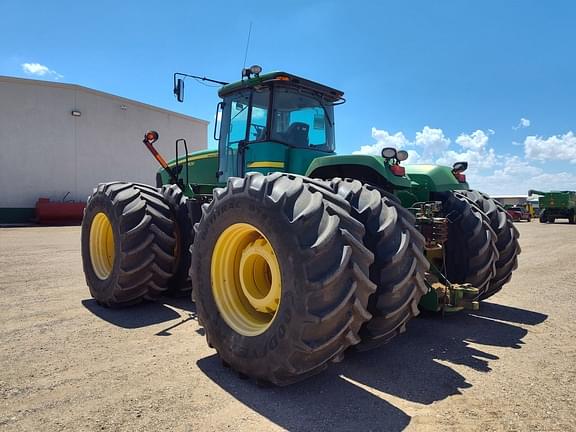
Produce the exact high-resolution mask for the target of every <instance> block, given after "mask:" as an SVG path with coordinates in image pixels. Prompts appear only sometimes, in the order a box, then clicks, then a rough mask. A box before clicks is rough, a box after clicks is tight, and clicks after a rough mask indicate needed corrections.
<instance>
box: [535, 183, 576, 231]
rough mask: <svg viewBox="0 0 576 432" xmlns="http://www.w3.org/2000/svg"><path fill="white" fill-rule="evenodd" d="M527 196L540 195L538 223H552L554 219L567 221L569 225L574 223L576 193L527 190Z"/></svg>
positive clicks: (575, 218) (575, 219)
mask: <svg viewBox="0 0 576 432" xmlns="http://www.w3.org/2000/svg"><path fill="white" fill-rule="evenodd" d="M528 195H540V197H539V198H538V206H539V207H540V222H541V223H546V222H550V223H554V222H555V221H556V219H568V222H569V223H571V224H574V223H576V192H575V191H552V192H541V191H537V190H529V191H528Z"/></svg>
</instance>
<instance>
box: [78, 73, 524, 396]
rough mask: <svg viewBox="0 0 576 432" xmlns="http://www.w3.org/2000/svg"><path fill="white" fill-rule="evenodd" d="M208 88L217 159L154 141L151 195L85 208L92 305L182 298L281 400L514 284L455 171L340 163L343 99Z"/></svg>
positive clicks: (239, 366) (490, 211)
mask: <svg viewBox="0 0 576 432" xmlns="http://www.w3.org/2000/svg"><path fill="white" fill-rule="evenodd" d="M194 78H200V77H194ZM183 79H184V76H183V75H182V74H175V77H174V81H175V86H174V92H175V94H176V96H177V98H178V100H180V101H182V100H183V89H184V81H183ZM212 82H217V83H218V84H220V85H222V87H221V88H220V89H219V96H220V97H221V98H222V100H221V102H220V103H219V104H218V108H217V115H216V119H220V118H221V120H220V121H218V122H217V124H216V125H215V129H214V137H215V139H217V140H218V149H217V150H207V151H201V152H196V153H192V154H188V152H187V150H186V149H184V156H183V157H178V156H177V157H176V159H174V160H172V161H171V162H166V161H165V160H164V158H163V157H162V156H161V155H159V154H158V152H157V151H156V149H155V148H154V142H155V141H156V140H157V139H158V133H156V132H154V131H150V132H148V133H146V136H145V138H144V144H145V146H146V147H147V148H148V149H149V150H150V151H151V152H152V154H153V155H154V157H155V158H156V159H157V160H158V161H159V162H160V164H161V165H162V169H161V170H160V171H159V172H158V174H157V179H156V186H155V187H153V186H149V185H143V184H135V183H127V182H111V183H104V184H100V185H98V187H97V188H96V189H95V191H94V194H93V195H92V196H91V197H90V199H89V200H88V204H87V207H86V213H85V216H84V220H83V225H82V256H83V265H84V271H85V275H86V280H87V284H88V286H89V288H90V292H91V294H92V296H93V297H94V298H95V299H96V301H98V303H100V304H102V305H104V306H108V307H121V306H128V305H132V304H135V303H138V302H140V301H142V300H145V299H146V300H151V299H155V298H157V297H158V296H159V295H161V294H162V293H166V292H175V293H180V292H185V291H187V290H190V289H192V297H193V300H194V301H195V303H196V309H197V313H198V318H199V323H200V324H201V325H202V326H203V327H204V329H205V333H206V338H207V342H208V344H209V345H210V346H211V347H213V348H215V349H216V350H217V352H218V354H219V355H220V357H221V359H222V361H223V362H224V364H226V365H229V366H230V367H232V368H234V369H235V370H236V371H238V372H239V373H241V374H244V375H247V376H250V377H253V378H255V379H256V380H260V381H265V382H272V383H274V384H278V385H286V384H290V383H292V382H295V381H298V380H301V379H304V378H306V377H308V376H310V375H313V374H316V373H318V372H320V371H322V370H323V369H324V368H326V366H327V365H328V364H329V363H330V362H332V361H339V360H341V359H342V358H343V355H344V352H345V351H346V350H347V349H349V348H352V347H353V348H354V349H359V350H363V349H369V348H374V347H377V346H379V345H382V344H383V343H385V342H387V341H389V340H390V339H391V338H393V337H394V336H395V335H397V334H399V333H402V332H403V331H404V330H405V328H406V324H407V322H408V321H409V320H410V319H411V318H412V317H413V316H415V315H417V314H418V311H419V307H420V308H426V309H430V310H433V311H452V310H460V309H462V308H466V307H468V308H476V307H477V306H478V301H479V300H482V299H485V298H488V297H490V296H491V295H493V294H494V293H496V292H497V291H499V290H500V289H501V288H502V286H503V285H504V284H505V283H506V282H507V281H508V280H509V279H510V277H511V273H512V271H513V270H514V269H515V267H516V262H517V260H516V256H517V254H518V253H519V252H520V248H519V246H518V232H517V231H516V229H515V228H514V226H513V224H512V223H511V221H510V219H509V218H508V217H507V214H506V211H505V210H504V209H503V208H502V207H501V206H500V205H499V204H498V203H497V202H495V201H494V200H492V199H491V198H490V197H488V196H487V195H485V194H482V193H480V192H476V191H471V190H469V187H468V184H467V183H466V177H465V174H464V172H465V170H466V168H467V164H466V163H465V162H461V163H457V164H455V165H454V166H453V167H443V166H435V165H406V166H403V165H402V164H401V162H402V161H403V160H405V159H406V158H407V157H408V154H407V153H406V152H405V151H403V150H396V149H394V148H385V149H383V150H382V155H381V156H368V155H337V154H336V153H335V139H334V124H335V120H334V107H335V106H336V105H338V104H341V103H343V102H344V99H343V93H342V92H341V91H339V90H336V89H333V88H330V87H327V86H325V85H322V84H319V83H316V82H313V81H310V80H307V79H304V78H301V77H298V76H296V75H293V74H289V73H284V72H273V73H266V74H261V69H260V68H259V67H252V68H249V69H245V70H244V71H243V78H242V80H241V81H239V82H235V83H232V84H226V83H223V82H219V81H215V80H212ZM184 144H185V143H184ZM184 147H185V146H184ZM177 149H178V143H177ZM186 275H189V278H187V277H186ZM187 279H189V280H187Z"/></svg>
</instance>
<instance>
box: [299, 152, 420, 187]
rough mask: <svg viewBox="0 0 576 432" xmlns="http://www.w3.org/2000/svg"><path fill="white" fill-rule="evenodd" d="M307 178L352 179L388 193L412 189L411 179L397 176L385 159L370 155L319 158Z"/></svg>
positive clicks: (311, 167)
mask: <svg viewBox="0 0 576 432" xmlns="http://www.w3.org/2000/svg"><path fill="white" fill-rule="evenodd" d="M306 176H307V177H312V178H322V179H329V178H334V177H340V178H352V179H355V180H360V181H362V182H363V183H369V184H372V185H374V186H378V187H380V188H382V189H384V190H387V191H392V190H397V189H410V187H411V182H410V179H409V178H408V177H407V176H406V175H403V176H399V175H395V174H394V173H393V172H392V171H391V170H390V165H389V164H388V163H387V162H386V161H385V160H384V159H383V158H381V157H379V156H370V155H342V156H341V155H334V156H323V157H319V158H316V159H314V160H313V161H312V163H311V164H310V166H309V167H308V170H307V171H306Z"/></svg>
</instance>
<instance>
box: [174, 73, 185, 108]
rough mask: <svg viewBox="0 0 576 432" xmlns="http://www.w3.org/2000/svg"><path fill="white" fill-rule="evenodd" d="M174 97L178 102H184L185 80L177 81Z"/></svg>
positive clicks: (179, 79)
mask: <svg viewBox="0 0 576 432" xmlns="http://www.w3.org/2000/svg"><path fill="white" fill-rule="evenodd" d="M174 95H175V96H176V99H177V100H178V102H184V80H183V79H182V78H178V79H177V80H176V85H175V86H174Z"/></svg>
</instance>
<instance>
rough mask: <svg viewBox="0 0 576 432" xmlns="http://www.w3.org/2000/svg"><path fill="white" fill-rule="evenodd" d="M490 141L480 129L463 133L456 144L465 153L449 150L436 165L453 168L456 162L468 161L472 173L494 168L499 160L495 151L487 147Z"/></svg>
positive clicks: (437, 160)
mask: <svg viewBox="0 0 576 432" xmlns="http://www.w3.org/2000/svg"><path fill="white" fill-rule="evenodd" d="M488 134H490V132H488ZM488 140H489V137H488V135H487V134H486V133H485V132H484V131H482V130H480V129H478V130H475V131H474V132H472V133H471V134H464V133H462V134H460V135H459V136H458V138H456V143H457V144H458V145H460V147H462V149H463V151H456V150H447V151H445V152H444V153H443V154H442V155H441V156H440V157H439V158H438V159H436V163H437V164H440V165H449V166H451V165H452V164H454V162H460V161H467V162H468V166H469V172H471V173H474V172H478V171H479V170H482V169H488V168H493V167H494V166H496V164H497V163H498V160H497V157H496V152H495V151H494V149H493V148H488V147H487V144H488Z"/></svg>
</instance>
